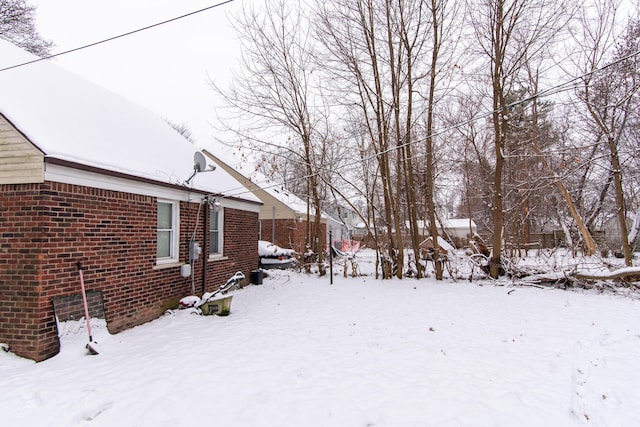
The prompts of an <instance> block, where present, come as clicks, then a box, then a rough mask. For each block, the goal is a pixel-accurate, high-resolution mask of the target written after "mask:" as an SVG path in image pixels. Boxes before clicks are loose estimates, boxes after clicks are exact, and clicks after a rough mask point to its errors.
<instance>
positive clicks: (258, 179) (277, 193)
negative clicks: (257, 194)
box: [212, 150, 326, 218]
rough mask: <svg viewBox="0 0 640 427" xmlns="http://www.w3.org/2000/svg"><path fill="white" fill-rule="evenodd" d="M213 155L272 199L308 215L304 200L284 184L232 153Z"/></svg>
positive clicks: (221, 151)
mask: <svg viewBox="0 0 640 427" xmlns="http://www.w3.org/2000/svg"><path fill="white" fill-rule="evenodd" d="M212 154H213V155H214V156H216V157H217V158H218V159H220V161H222V162H224V163H226V164H227V165H229V166H230V167H232V168H234V169H235V170H236V171H238V173H240V174H241V175H243V176H245V177H246V178H247V179H249V180H250V181H251V182H252V183H253V184H254V185H256V186H257V187H260V189H261V190H263V191H265V192H267V193H269V194H270V195H271V196H272V197H274V198H275V199H277V200H278V201H280V202H281V203H282V204H284V205H286V206H287V207H289V209H291V210H293V211H294V212H295V213H296V214H301V215H306V213H307V203H306V202H305V201H304V200H302V199H301V198H299V197H298V196H296V195H295V194H293V193H291V192H289V191H287V190H286V189H285V188H284V186H283V185H282V184H279V183H277V182H275V181H274V180H272V179H270V178H269V177H267V176H266V175H264V174H263V173H261V172H259V171H258V170H256V168H255V167H254V166H253V165H252V164H250V163H248V162H246V161H243V160H241V159H236V158H234V156H233V154H232V153H228V152H225V151H224V150H220V151H217V152H215V153H212ZM311 214H312V215H313V214H314V210H313V209H312V210H311ZM322 217H323V218H326V215H325V214H324V213H323V214H322Z"/></svg>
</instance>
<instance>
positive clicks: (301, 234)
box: [204, 150, 337, 254]
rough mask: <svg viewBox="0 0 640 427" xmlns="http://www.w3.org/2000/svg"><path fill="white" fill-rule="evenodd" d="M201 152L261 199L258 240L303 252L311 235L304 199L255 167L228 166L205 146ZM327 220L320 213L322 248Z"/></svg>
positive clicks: (312, 218)
mask: <svg viewBox="0 0 640 427" xmlns="http://www.w3.org/2000/svg"><path fill="white" fill-rule="evenodd" d="M204 154H205V155H206V156H207V157H208V158H210V159H212V160H213V161H214V162H215V163H216V164H218V165H219V166H220V167H222V168H223V169H224V170H225V171H227V172H228V173H230V174H231V175H232V176H233V177H234V178H236V179H237V180H238V181H239V182H240V183H242V184H243V185H244V186H245V187H246V188H247V189H248V190H249V191H251V192H252V193H253V194H255V195H256V196H257V197H258V198H259V199H260V201H262V203H263V205H262V207H261V208H260V214H259V217H260V231H259V235H260V240H267V241H270V242H272V243H275V244H276V245H278V246H280V247H283V248H289V249H293V250H295V251H296V252H297V253H298V254H302V253H304V252H305V242H306V241H307V240H308V236H315V231H314V228H315V227H314V224H315V215H314V214H313V212H314V209H313V208H312V209H311V210H310V213H309V215H307V203H306V202H305V201H304V200H301V199H300V198H299V197H297V196H296V195H295V194H292V193H290V192H288V191H286V190H285V189H284V188H283V187H282V186H281V185H276V184H274V183H272V182H270V180H269V179H268V178H267V177H265V176H264V175H262V174H260V173H259V172H257V171H252V172H251V173H249V172H247V171H244V170H243V165H242V164H240V163H239V164H234V165H233V166H232V165H231V163H232V162H231V161H230V160H227V159H223V157H222V155H219V154H214V153H211V152H208V151H207V150H204ZM248 176H250V178H249V177H248ZM333 222H335V221H333ZM330 223H332V220H331V218H329V217H328V216H326V215H322V218H321V219H320V226H321V227H322V235H323V236H324V238H325V241H323V242H319V247H321V248H325V247H326V242H328V235H327V232H328V224H330ZM336 224H337V223H336ZM309 240H310V239H309Z"/></svg>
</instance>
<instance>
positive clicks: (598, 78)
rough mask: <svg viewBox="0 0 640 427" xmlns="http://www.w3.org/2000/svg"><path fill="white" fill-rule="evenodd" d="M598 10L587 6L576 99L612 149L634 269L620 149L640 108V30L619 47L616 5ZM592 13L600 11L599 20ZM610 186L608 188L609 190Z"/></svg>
mask: <svg viewBox="0 0 640 427" xmlns="http://www.w3.org/2000/svg"><path fill="white" fill-rule="evenodd" d="M595 7H597V9H596V10H595V11H594V10H592V9H591V8H585V11H584V14H583V16H582V19H581V23H582V25H583V26H582V30H583V31H582V33H581V34H580V42H581V43H582V44H581V46H582V47H583V49H581V52H582V57H581V58H580V59H579V61H580V62H579V66H580V69H579V71H580V73H581V75H582V79H581V88H580V90H579V92H578V96H579V98H580V100H581V101H582V102H583V103H584V106H585V108H586V111H587V113H588V114H587V116H588V117H589V118H590V119H591V123H592V124H593V129H594V133H596V134H598V135H599V136H600V142H601V143H602V144H603V145H604V146H605V147H606V148H607V150H608V156H609V165H610V173H609V177H610V178H609V179H610V180H611V181H612V182H613V190H614V194H615V205H616V217H617V219H618V226H619V229H620V241H621V246H622V252H623V254H624V258H625V263H626V264H627V265H628V266H631V265H632V252H631V246H630V244H629V240H628V237H629V231H628V227H627V215H626V205H625V191H624V184H623V170H622V162H621V157H620V151H621V149H622V147H623V145H624V143H625V131H626V127H627V124H628V122H629V119H630V116H631V115H633V114H635V112H636V110H637V108H638V105H637V103H636V95H637V93H638V91H639V89H640V79H639V77H640V75H639V66H638V64H639V61H638V48H639V47H640V42H638V35H639V30H638V23H637V22H631V23H630V24H629V26H628V27H627V32H626V33H625V34H624V35H623V36H622V39H621V41H620V43H618V44H617V45H615V44H614V42H615V41H616V39H617V38H616V35H615V29H616V10H617V3H616V2H615V1H607V2H604V3H599V4H597V5H595ZM594 12H596V13H597V18H595V19H593V16H594V15H595V14H594ZM612 50H614V52H613V53H611V52H612ZM611 181H609V182H611ZM608 187H609V186H608V185H607V186H606V188H607V189H608ZM604 191H606V190H604ZM602 194H603V195H604V194H606V193H602ZM602 198H603V197H602Z"/></svg>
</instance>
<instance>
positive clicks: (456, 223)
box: [442, 218, 476, 229]
mask: <svg viewBox="0 0 640 427" xmlns="http://www.w3.org/2000/svg"><path fill="white" fill-rule="evenodd" d="M442 225H443V226H444V228H467V229H468V228H469V218H454V219H445V220H443V221H442ZM471 226H472V227H473V228H476V223H475V222H474V221H473V220H471Z"/></svg>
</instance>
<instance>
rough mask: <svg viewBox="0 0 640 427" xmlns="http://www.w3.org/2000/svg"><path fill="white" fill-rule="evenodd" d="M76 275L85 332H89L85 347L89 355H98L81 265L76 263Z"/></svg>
mask: <svg viewBox="0 0 640 427" xmlns="http://www.w3.org/2000/svg"><path fill="white" fill-rule="evenodd" d="M78 274H79V275H80V288H81V289H82V304H83V305H84V318H85V319H86V320H87V331H89V342H88V343H87V345H86V346H85V347H86V348H87V350H89V353H90V354H99V353H100V352H99V351H98V347H97V344H98V343H97V342H95V341H93V337H92V336H91V318H90V317H89V305H88V304H87V293H86V292H85V289H84V277H83V276H82V263H81V262H80V261H78Z"/></svg>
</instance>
